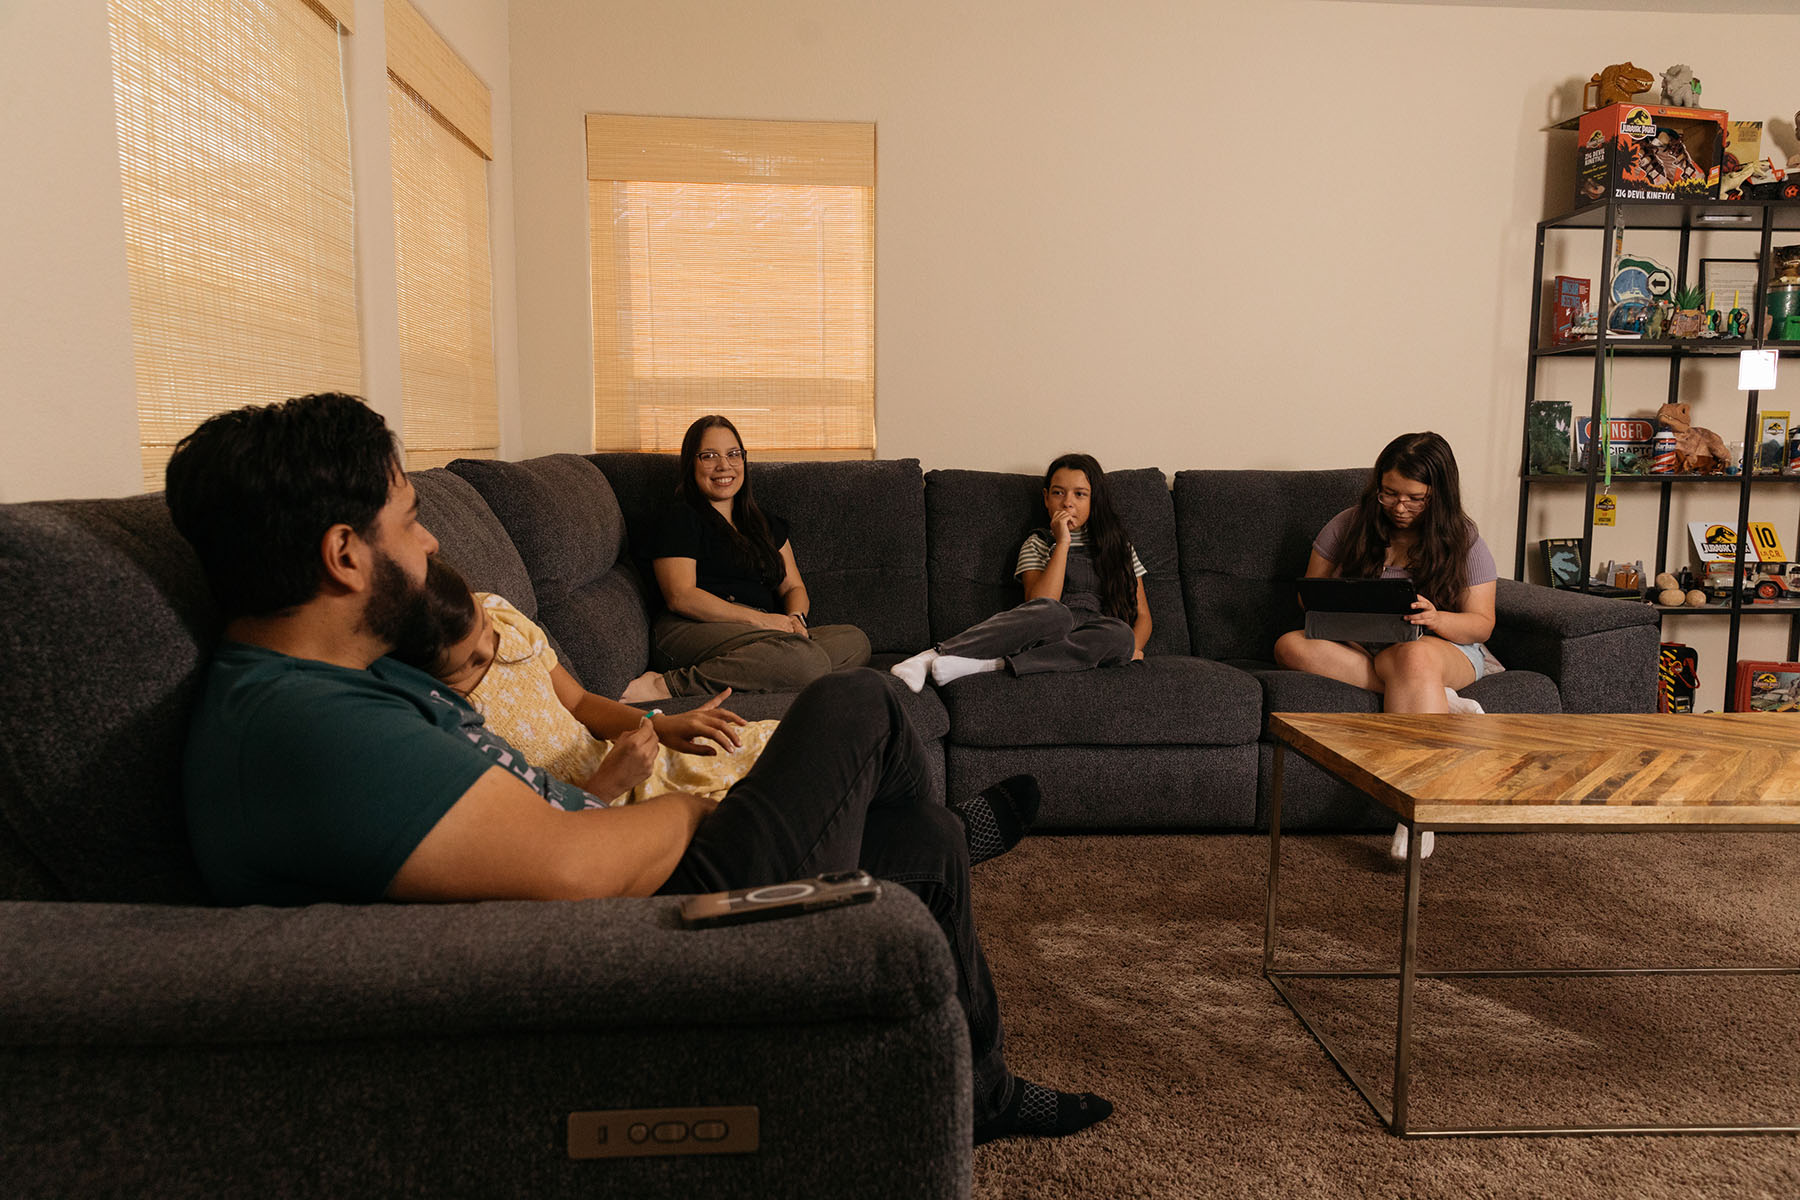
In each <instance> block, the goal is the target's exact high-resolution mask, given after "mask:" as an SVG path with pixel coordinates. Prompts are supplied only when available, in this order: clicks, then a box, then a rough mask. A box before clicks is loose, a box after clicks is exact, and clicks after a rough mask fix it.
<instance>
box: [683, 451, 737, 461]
mask: <svg viewBox="0 0 1800 1200" xmlns="http://www.w3.org/2000/svg"><path fill="white" fill-rule="evenodd" d="M694 457H695V458H697V459H699V460H700V461H701V462H703V463H716V462H718V461H719V452H718V451H717V450H702V451H701V452H700V453H698V454H696V455H694ZM743 457H744V452H743V451H742V450H727V451H726V452H725V460H726V461H727V462H739V461H741V460H742V459H743Z"/></svg>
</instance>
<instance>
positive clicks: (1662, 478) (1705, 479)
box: [1519, 417, 1800, 488]
mask: <svg viewBox="0 0 1800 1200" xmlns="http://www.w3.org/2000/svg"><path fill="white" fill-rule="evenodd" d="M1620 419H1623V418H1620ZM1632 419H1633V420H1642V419H1646V418H1635V417H1634V418H1632ZM1519 478H1520V479H1522V480H1523V481H1524V482H1526V483H1578V484H1586V483H1587V480H1588V477H1587V472H1586V471H1571V472H1570V473H1568V474H1567V475H1521V476H1519ZM1743 478H1744V477H1743V476H1742V475H1682V474H1673V475H1620V474H1618V473H1617V472H1614V473H1613V477H1612V486H1614V487H1617V486H1619V485H1620V484H1640V483H1680V484H1702V485H1704V484H1714V485H1717V484H1721V483H1729V484H1730V485H1731V486H1732V487H1733V488H1735V487H1737V486H1738V484H1739V483H1741V482H1742V481H1743ZM1594 479H1595V481H1596V482H1598V483H1599V484H1600V485H1601V486H1602V487H1604V486H1606V480H1605V477H1604V476H1602V475H1601V474H1600V473H1599V472H1595V474H1594ZM1750 481H1751V482H1752V483H1754V484H1755V485H1756V486H1757V487H1761V486H1762V485H1763V484H1765V483H1800V475H1754V474H1753V475H1751V476H1750Z"/></svg>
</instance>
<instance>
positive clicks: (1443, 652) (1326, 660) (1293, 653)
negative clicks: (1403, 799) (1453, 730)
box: [1275, 432, 1501, 857]
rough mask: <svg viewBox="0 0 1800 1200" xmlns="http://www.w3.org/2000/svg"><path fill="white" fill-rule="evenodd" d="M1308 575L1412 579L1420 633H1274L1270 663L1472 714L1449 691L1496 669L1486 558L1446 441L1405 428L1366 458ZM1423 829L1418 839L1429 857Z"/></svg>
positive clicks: (1473, 708) (1386, 704)
mask: <svg viewBox="0 0 1800 1200" xmlns="http://www.w3.org/2000/svg"><path fill="white" fill-rule="evenodd" d="M1306 573H1307V575H1308V576H1344V577H1346V578H1389V579H1408V580H1411V581H1412V584H1413V586H1414V588H1415V589H1417V591H1418V593H1419V595H1418V599H1417V600H1415V601H1413V606H1412V607H1413V611H1412V612H1411V613H1410V614H1409V615H1408V616H1407V617H1406V620H1407V622H1408V623H1410V624H1412V625H1414V626H1417V627H1419V628H1420V629H1421V630H1422V631H1423V633H1424V634H1425V636H1423V637H1420V638H1418V639H1417V640H1415V641H1410V642H1394V643H1390V644H1387V645H1376V644H1366V643H1358V642H1334V641H1326V640H1323V639H1319V638H1309V637H1307V636H1306V633H1305V631H1304V630H1298V629H1297V630H1294V631H1293V632H1291V633H1286V634H1283V635H1282V636H1281V637H1280V638H1279V639H1278V640H1277V641H1276V643H1275V661H1276V662H1277V663H1279V664H1281V665H1282V666H1284V667H1287V668H1289V669H1291V670H1296V671H1307V672H1310V673H1312V674H1314V675H1324V676H1326V677H1327V678H1330V679H1338V680H1342V681H1343V682H1345V683H1350V684H1354V685H1356V686H1357V687H1360V688H1367V689H1368V690H1369V691H1372V692H1378V693H1380V695H1381V707H1382V711H1383V712H1422V713H1441V712H1480V711H1481V706H1480V705H1478V704H1476V703H1474V702H1473V701H1470V700H1464V699H1463V698H1462V697H1460V696H1458V695H1457V694H1456V693H1457V689H1459V688H1463V687H1466V686H1468V685H1469V684H1471V683H1473V682H1475V681H1476V680H1477V679H1480V678H1481V677H1482V676H1484V675H1486V674H1488V673H1489V672H1492V671H1497V670H1500V669H1501V668H1500V664H1499V663H1498V662H1496V661H1495V660H1494V658H1493V656H1492V655H1491V654H1489V653H1488V652H1487V648H1486V647H1485V646H1484V645H1483V643H1484V642H1485V641H1486V639H1487V637H1488V635H1489V634H1491V633H1492V632H1493V630H1494V588H1495V583H1494V581H1495V579H1496V578H1497V575H1498V572H1497V571H1496V570H1495V568H1494V555H1493V553H1492V551H1490V550H1489V549H1488V547H1487V543H1486V542H1484V541H1483V540H1482V538H1481V534H1480V532H1479V531H1478V530H1477V529H1476V527H1475V522H1474V521H1472V520H1470V519H1469V516H1468V514H1466V513H1465V512H1463V507H1462V485H1461V482H1460V478H1459V476H1458V473H1457V469H1456V455H1455V454H1454V453H1452V452H1451V450H1450V443H1448V442H1446V441H1445V440H1444V439H1443V438H1442V437H1440V436H1439V435H1437V434H1435V433H1429V432H1428V433H1405V434H1401V435H1400V436H1399V437H1397V438H1395V439H1394V440H1393V441H1391V442H1389V443H1388V444H1387V446H1386V447H1385V448H1384V449H1383V450H1382V451H1381V453H1380V455H1378V456H1377V457H1376V459H1375V467H1374V469H1373V470H1372V471H1370V473H1369V482H1368V484H1367V485H1366V486H1365V487H1364V488H1363V493H1362V497H1361V499H1360V500H1358V501H1357V503H1356V505H1355V506H1354V507H1352V508H1347V509H1345V510H1344V511H1343V512H1341V513H1339V514H1337V516H1335V517H1333V518H1332V519H1331V520H1330V521H1329V522H1327V523H1326V525H1325V528H1324V529H1322V530H1320V531H1319V536H1318V537H1317V538H1316V539H1315V540H1314V541H1313V546H1312V556H1311V558H1310V559H1309V560H1308V562H1307V565H1306ZM1406 839H1407V831H1406V826H1404V825H1402V826H1400V827H1398V828H1397V829H1396V830H1395V831H1394V854H1395V856H1396V857H1399V856H1401V855H1404V854H1405V853H1406ZM1431 842H1432V836H1431V834H1429V833H1427V834H1426V835H1425V839H1424V841H1423V842H1422V843H1421V844H1420V846H1419V851H1420V853H1421V855H1428V854H1430V853H1431V848H1432V847H1431Z"/></svg>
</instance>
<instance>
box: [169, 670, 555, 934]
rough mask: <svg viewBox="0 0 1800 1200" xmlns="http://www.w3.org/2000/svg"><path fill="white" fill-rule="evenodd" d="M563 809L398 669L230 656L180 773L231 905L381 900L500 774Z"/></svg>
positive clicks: (545, 787)
mask: <svg viewBox="0 0 1800 1200" xmlns="http://www.w3.org/2000/svg"><path fill="white" fill-rule="evenodd" d="M494 766H502V767H506V768H507V769H508V770H510V771H512V772H513V774H515V775H517V776H518V777H519V778H520V779H522V780H524V781H525V782H526V783H527V784H530V785H531V786H532V787H533V788H535V789H536V790H537V791H538V792H539V794H541V795H543V796H544V797H545V798H546V799H548V800H550V801H551V802H552V803H556V804H558V805H560V806H561V807H563V808H570V809H580V808H581V807H582V804H583V801H584V799H585V797H584V795H583V793H582V792H581V791H580V790H579V789H577V788H573V787H570V786H569V785H568V784H565V783H563V782H562V781H561V780H558V779H555V778H553V777H552V776H550V775H549V774H548V773H547V772H543V771H539V770H537V769H536V768H534V767H532V766H531V765H530V764H529V763H527V762H526V761H525V760H524V759H523V758H522V757H521V756H520V755H519V753H518V752H517V751H515V750H514V749H513V748H512V747H511V746H509V745H507V744H506V742H505V741H504V740H503V739H501V738H500V737H499V736H497V735H496V734H494V733H492V732H490V731H489V730H488V728H487V727H486V726H485V725H484V724H482V719H481V714H479V713H477V712H476V711H475V710H474V709H472V708H470V707H469V706H468V704H467V703H466V702H464V700H463V698H462V697H461V696H458V695H457V694H456V693H455V692H453V691H452V690H450V688H449V687H448V686H446V685H445V684H443V683H440V682H439V681H438V680H436V679H433V678H432V677H431V676H429V675H427V674H425V673H424V672H422V671H417V670H414V669H413V668H411V667H408V666H406V665H404V664H402V663H399V662H395V661H394V660H393V659H388V658H383V659H379V660H377V661H376V662H375V663H374V665H373V666H371V667H370V668H369V669H368V670H366V671H358V670H354V669H352V668H349V667H339V666H334V665H332V664H330V663H324V662H318V661H315V660H313V659H305V658H294V657H292V656H290V655H286V654H280V653H277V652H276V651H273V650H266V649H263V648H262V647H259V646H249V645H244V644H243V643H240V642H224V643H222V644H221V645H220V646H219V649H218V652H217V653H216V654H215V655H214V656H213V661H212V664H211V666H210V668H209V669H208V672H207V679H206V687H205V690H204V693H203V694H202V696H201V698H200V703H199V705H198V707H197V708H196V709H195V712H194V717H193V723H192V725H191V726H190V728H189V732H188V744H187V753H186V756H185V758H184V760H183V763H182V776H183V792H184V794H185V798H186V802H187V819H188V839H189V841H190V843H191V844H192V846H193V849H194V857H195V858H196V859H197V860H198V861H199V865H200V871H201V874H202V875H203V876H204V877H205V879H206V882H207V884H208V886H209V887H210V888H211V889H212V892H213V895H214V896H215V897H216V898H217V899H218V900H219V901H220V902H222V903H225V904H311V903H314V902H317V901H339V902H348V903H364V902H368V901H374V900H379V899H381V898H382V897H383V895H384V894H385V893H386V891H387V887H388V884H389V883H390V882H392V880H393V878H394V874H395V872H397V871H399V869H400V866H401V864H402V863H404V862H405V861H406V860H407V858H408V856H410V855H411V854H412V852H413V851H414V850H415V849H416V848H417V847H418V845H419V843H420V842H422V841H424V839H425V835H426V834H428V833H430V832H431V830H432V828H433V826H435V825H436V824H437V823H438V820H439V819H440V818H442V817H443V815H444V814H445V813H446V812H448V811H450V807H451V806H452V805H453V804H455V803H456V802H457V800H458V799H460V798H461V797H462V795H463V794H464V793H465V792H467V791H468V790H469V788H471V787H472V786H474V784H475V781H476V780H477V779H479V778H480V777H481V776H482V774H483V773H485V772H486V771H487V770H488V769H489V768H490V767H494Z"/></svg>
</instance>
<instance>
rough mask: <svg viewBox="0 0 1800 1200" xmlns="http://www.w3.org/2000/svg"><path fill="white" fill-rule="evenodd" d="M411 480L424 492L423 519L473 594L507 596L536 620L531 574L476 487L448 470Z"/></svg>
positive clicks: (436, 470) (425, 473)
mask: <svg viewBox="0 0 1800 1200" xmlns="http://www.w3.org/2000/svg"><path fill="white" fill-rule="evenodd" d="M411 478H412V483H413V487H414V488H415V489H416V490H417V491H418V493H419V520H420V521H421V522H422V523H423V524H424V526H425V528H427V529H429V530H431V532H432V535H433V536H434V537H436V538H437V540H438V555H439V556H440V557H441V558H443V559H444V560H445V561H446V562H448V563H449V564H450V565H451V566H453V567H455V568H456V569H457V570H458V571H460V572H461V573H462V577H463V578H464V579H466V580H468V581H469V586H470V587H471V588H473V589H474V590H476V591H478V592H494V593H497V594H498V595H501V596H505V597H506V598H507V599H508V600H510V601H512V603H513V607H515V608H517V609H518V610H519V611H520V612H522V613H524V614H525V615H526V616H528V617H535V616H536V615H537V610H538V603H537V590H536V589H535V588H533V587H532V586H531V572H529V571H527V570H526V569H525V560H524V559H522V558H520V557H519V551H518V549H517V548H516V547H514V546H513V544H512V539H511V538H509V537H508V536H507V534H506V527H505V526H503V525H501V524H500V519H499V518H498V517H496V516H495V515H494V510H493V509H491V508H489V507H488V503H487V501H486V500H483V499H482V498H481V493H480V492H478V491H476V490H475V488H474V485H472V484H471V483H470V482H469V481H468V480H466V479H464V478H463V477H462V476H460V475H458V474H456V473H454V472H452V471H448V470H445V469H444V468H443V467H433V468H432V469H431V470H429V471H414V472H413V473H412V476H411Z"/></svg>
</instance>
